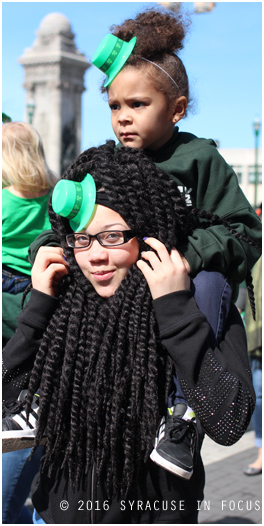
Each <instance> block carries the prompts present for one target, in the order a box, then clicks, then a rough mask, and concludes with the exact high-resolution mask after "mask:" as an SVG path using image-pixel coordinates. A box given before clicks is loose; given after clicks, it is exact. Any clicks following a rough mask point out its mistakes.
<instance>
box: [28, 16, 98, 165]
mask: <svg viewBox="0 0 264 526" xmlns="http://www.w3.org/2000/svg"><path fill="white" fill-rule="evenodd" d="M36 34H37V38H36V40H35V42H34V43H33V46H32V48H27V49H26V50H25V52H24V54H23V56H22V57H20V59H19V62H20V64H22V66H23V67H24V69H25V81H24V84H23V87H24V88H25V89H26V107H27V105H28V104H29V103H31V104H32V103H33V105H34V113H33V118H32V125H33V126H34V127H35V128H36V129H37V130H38V132H39V133H40V135H41V137H42V140H43V143H44V148H45V153H46V157H47V162H48V164H49V166H50V168H51V169H52V170H54V171H55V172H56V173H57V174H59V175H61V174H62V173H63V171H64V170H65V168H67V167H68V166H69V164H70V163H71V162H72V161H73V160H74V159H75V158H76V156H77V155H78V154H79V153H80V146H81V96H82V93H83V91H84V90H85V87H84V82H83V77H84V73H85V71H86V70H87V69H88V68H89V67H90V65H91V64H90V63H89V61H88V60H87V59H86V58H85V56H84V54H83V53H80V52H79V51H78V50H77V48H76V46H75V43H74V36H75V35H74V34H73V33H72V30H71V25H70V22H69V20H68V19H67V18H66V17H65V16H64V15H62V14H59V13H51V14H49V15H47V16H46V17H45V18H43V20H42V22H41V24H40V27H39V29H38V31H37V32H36ZM25 121H26V122H28V114H27V108H26V109H25Z"/></svg>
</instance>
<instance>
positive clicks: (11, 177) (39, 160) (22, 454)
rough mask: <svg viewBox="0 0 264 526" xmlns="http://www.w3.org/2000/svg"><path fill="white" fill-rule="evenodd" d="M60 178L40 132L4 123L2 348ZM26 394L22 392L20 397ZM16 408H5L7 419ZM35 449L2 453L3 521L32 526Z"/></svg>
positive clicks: (14, 323) (13, 324) (12, 327)
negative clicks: (29, 500)
mask: <svg viewBox="0 0 264 526" xmlns="http://www.w3.org/2000/svg"><path fill="white" fill-rule="evenodd" d="M57 180H58V178H57V177H56V175H55V174H54V173H53V172H52V170H51V169H50V168H49V166H48V165H47V162H46V159H45V153H44V148H43V143H42V140H41V137H40V135H39V133H38V132H37V131H36V130H35V129H34V128H33V127H32V126H31V125H30V124H27V123H24V122H6V123H4V124H3V125H2V187H3V189H2V263H3V266H2V293H3V294H2V338H3V345H5V344H6V342H7V341H8V339H9V338H10V337H11V336H12V334H13V332H14V331H15V329H16V327H17V321H16V320H17V316H18V314H19V313H20V310H21V308H20V303H21V297H22V293H23V291H24V290H25V288H26V287H27V285H28V284H29V283H30V282H31V278H30V275H31V264H30V263H29V261H28V248H29V245H30V244H31V243H32V241H33V240H34V239H35V238H36V237H37V236H38V235H39V234H40V233H41V232H42V231H43V230H44V229H46V228H50V222H49V218H48V201H49V197H50V194H51V190H52V188H53V187H54V186H55V184H56V182H57ZM21 396H23V392H22V393H21ZM12 410H13V407H12V406H10V405H9V406H8V405H5V402H4V396H3V416H6V415H7V414H10V412H12ZM30 452H31V449H23V450H20V451H12V452H10V453H4V454H3V455H2V476H3V480H2V503H3V504H2V522H3V524H14V523H20V524H30V523H32V518H31V513H30V512H29V510H28V509H27V508H26V507H25V505H24V503H25V501H26V499H27V497H28V495H29V493H30V487H31V482H32V479H33V477H34V475H35V473H36V472H37V471H38V468H39V461H40V456H41V453H42V448H39V449H38V451H37V452H36V455H34V458H33V459H32V461H31V462H28V457H29V454H30Z"/></svg>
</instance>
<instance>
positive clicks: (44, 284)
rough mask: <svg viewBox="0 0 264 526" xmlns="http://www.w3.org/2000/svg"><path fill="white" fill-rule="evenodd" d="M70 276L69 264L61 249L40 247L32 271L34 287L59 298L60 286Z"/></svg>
mask: <svg viewBox="0 0 264 526" xmlns="http://www.w3.org/2000/svg"><path fill="white" fill-rule="evenodd" d="M67 274H68V263H67V262H66V260H65V259H64V256H63V249H62V248H60V247H40V249H39V250H38V253H37V255H36V259H35V262H34V265H33V267H32V271H31V281H32V287H33V288H34V289H36V290H39V291H40V292H44V294H48V295H49V296H54V297H56V296H58V292H59V285H60V283H61V281H62V279H63V277H64V276H66V275H67Z"/></svg>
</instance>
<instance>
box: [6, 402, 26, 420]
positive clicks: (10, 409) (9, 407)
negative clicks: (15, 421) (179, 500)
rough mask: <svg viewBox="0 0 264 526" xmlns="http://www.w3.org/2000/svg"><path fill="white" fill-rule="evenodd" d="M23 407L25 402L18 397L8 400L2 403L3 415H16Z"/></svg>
mask: <svg viewBox="0 0 264 526" xmlns="http://www.w3.org/2000/svg"><path fill="white" fill-rule="evenodd" d="M22 408H23V402H22V401H18V400H17V399H12V400H6V401H5V402H3V404H2V417H3V418H5V417H6V416H8V415H14V414H15V413H18V412H19V411H20V410H21V409H22Z"/></svg>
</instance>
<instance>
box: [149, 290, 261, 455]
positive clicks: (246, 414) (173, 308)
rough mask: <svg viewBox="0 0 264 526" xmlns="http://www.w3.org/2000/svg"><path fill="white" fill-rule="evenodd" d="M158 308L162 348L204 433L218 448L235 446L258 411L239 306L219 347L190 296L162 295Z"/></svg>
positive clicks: (234, 309)
mask: <svg viewBox="0 0 264 526" xmlns="http://www.w3.org/2000/svg"><path fill="white" fill-rule="evenodd" d="M154 308H155V312H156V316H157V320H158V325H159V330H160V336H161V339H162V343H163V345H164V347H165V348H166V349H167V351H168V352H169V354H170V356H171V357H172V359H173V361H174V363H175V367H176V372H177V374H178V376H179V379H180V383H181V387H182V389H183V392H184V394H185V396H186V399H187V400H188V403H189V405H190V406H191V407H192V408H193V409H194V411H195V413H196V416H197V417H198V418H199V420H200V422H201V425H202V427H203V429H204V431H205V432H206V433H207V434H208V435H209V436H210V437H211V438H212V439H213V440H215V441H216V442H218V443H219V444H222V445H226V446H228V445H231V444H234V443H235V442H236V441H237V440H239V438H241V436H242V435H243V433H244V432H245V431H246V429H247V426H248V424H249V422H250V418H251V415H252V413H253V410H254V406H255V394H254V389H253V385H252V379H251V372H250V367H249V362H248V356H247V344H246V336H245V330H244V327H243V323H242V322H241V319H240V315H239V313H238V311H237V309H236V307H235V306H234V305H232V306H231V309H230V314H229V318H228V320H227V323H226V327H225V332H224V335H223V339H222V342H221V343H220V345H219V347H216V348H213V347H212V346H211V344H210V341H209V338H208V336H209V325H208V323H207V321H206V318H205V316H204V315H203V314H202V313H201V312H200V311H199V309H198V307H197V305H196V303H195V301H194V299H193V297H192V294H191V292H190V291H181V292H176V293H172V294H168V295H166V296H163V297H162V298H159V299H158V300H155V301H154Z"/></svg>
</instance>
